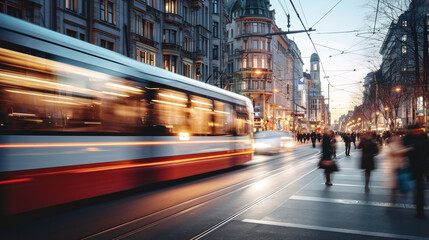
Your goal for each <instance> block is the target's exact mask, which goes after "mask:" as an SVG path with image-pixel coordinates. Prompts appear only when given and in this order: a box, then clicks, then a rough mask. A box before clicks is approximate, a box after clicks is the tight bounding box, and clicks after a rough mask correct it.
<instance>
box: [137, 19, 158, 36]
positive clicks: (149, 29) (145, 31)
mask: <svg viewBox="0 0 429 240" xmlns="http://www.w3.org/2000/svg"><path fill="white" fill-rule="evenodd" d="M135 25H136V29H135V32H136V33H137V34H138V35H140V36H144V37H145V38H147V39H150V40H153V36H154V34H153V32H154V30H153V23H152V22H149V21H146V20H145V19H142V17H141V16H136V24H135Z"/></svg>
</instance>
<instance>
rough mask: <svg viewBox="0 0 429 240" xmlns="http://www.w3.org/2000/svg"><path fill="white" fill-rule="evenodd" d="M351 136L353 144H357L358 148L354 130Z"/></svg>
mask: <svg viewBox="0 0 429 240" xmlns="http://www.w3.org/2000/svg"><path fill="white" fill-rule="evenodd" d="M350 137H351V140H352V143H353V145H354V146H355V149H356V133H355V132H352V135H351V136H350Z"/></svg>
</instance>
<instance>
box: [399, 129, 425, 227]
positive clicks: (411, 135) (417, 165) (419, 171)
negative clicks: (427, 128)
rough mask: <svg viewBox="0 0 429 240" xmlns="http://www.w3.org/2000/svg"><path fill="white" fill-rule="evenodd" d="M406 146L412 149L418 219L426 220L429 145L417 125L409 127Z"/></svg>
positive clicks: (410, 155)
mask: <svg viewBox="0 0 429 240" xmlns="http://www.w3.org/2000/svg"><path fill="white" fill-rule="evenodd" d="M404 145H405V146H406V147H409V148H411V149H410V150H409V151H408V152H407V156H408V159H409V161H410V170H411V173H412V175H413V178H414V181H415V187H414V189H415V195H414V200H415V204H416V210H417V214H416V217H417V218H422V219H423V218H425V214H424V202H425V201H424V200H425V196H424V188H423V179H424V175H425V172H426V171H427V170H428V169H429V163H428V154H429V151H428V149H429V144H428V139H427V136H426V135H425V134H424V133H423V131H422V130H421V128H419V126H417V125H411V126H409V127H408V134H407V135H406V136H405V137H404Z"/></svg>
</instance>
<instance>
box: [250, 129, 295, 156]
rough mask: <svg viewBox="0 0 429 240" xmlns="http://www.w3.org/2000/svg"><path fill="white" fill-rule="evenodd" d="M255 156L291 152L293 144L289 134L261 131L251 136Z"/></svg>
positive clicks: (291, 135)
mask: <svg viewBox="0 0 429 240" xmlns="http://www.w3.org/2000/svg"><path fill="white" fill-rule="evenodd" d="M253 138H254V142H253V150H254V151H255V154H274V153H281V152H284V151H287V150H293V149H294V147H295V142H294V138H293V134H292V133H291V132H283V131H261V132H256V133H255V134H254V135H253Z"/></svg>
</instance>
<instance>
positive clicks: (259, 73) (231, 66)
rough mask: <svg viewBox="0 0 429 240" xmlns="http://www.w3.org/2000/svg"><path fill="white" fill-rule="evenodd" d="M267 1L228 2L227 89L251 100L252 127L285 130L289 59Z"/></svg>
mask: <svg viewBox="0 0 429 240" xmlns="http://www.w3.org/2000/svg"><path fill="white" fill-rule="evenodd" d="M269 7H270V1H269V0H264V1H261V0H236V1H230V2H229V3H228V11H229V13H230V19H231V22H230V23H229V24H227V26H226V27H227V30H228V42H227V44H228V46H229V47H228V55H227V57H228V68H227V77H228V79H230V82H229V85H228V89H230V90H231V91H234V92H237V93H240V94H243V95H244V96H246V97H248V98H250V99H251V100H252V101H253V105H254V108H255V128H256V129H255V130H257V131H259V130H267V129H271V130H289V129H290V123H289V121H288V120H289V119H290V117H289V115H290V113H291V111H292V101H293V81H292V77H293V76H292V69H293V58H292V57H291V56H290V52H289V43H288V39H287V38H286V37H283V36H280V35H271V34H272V33H277V32H280V31H281V30H280V29H279V28H278V27H277V26H276V24H275V22H274V11H270V10H269Z"/></svg>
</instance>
